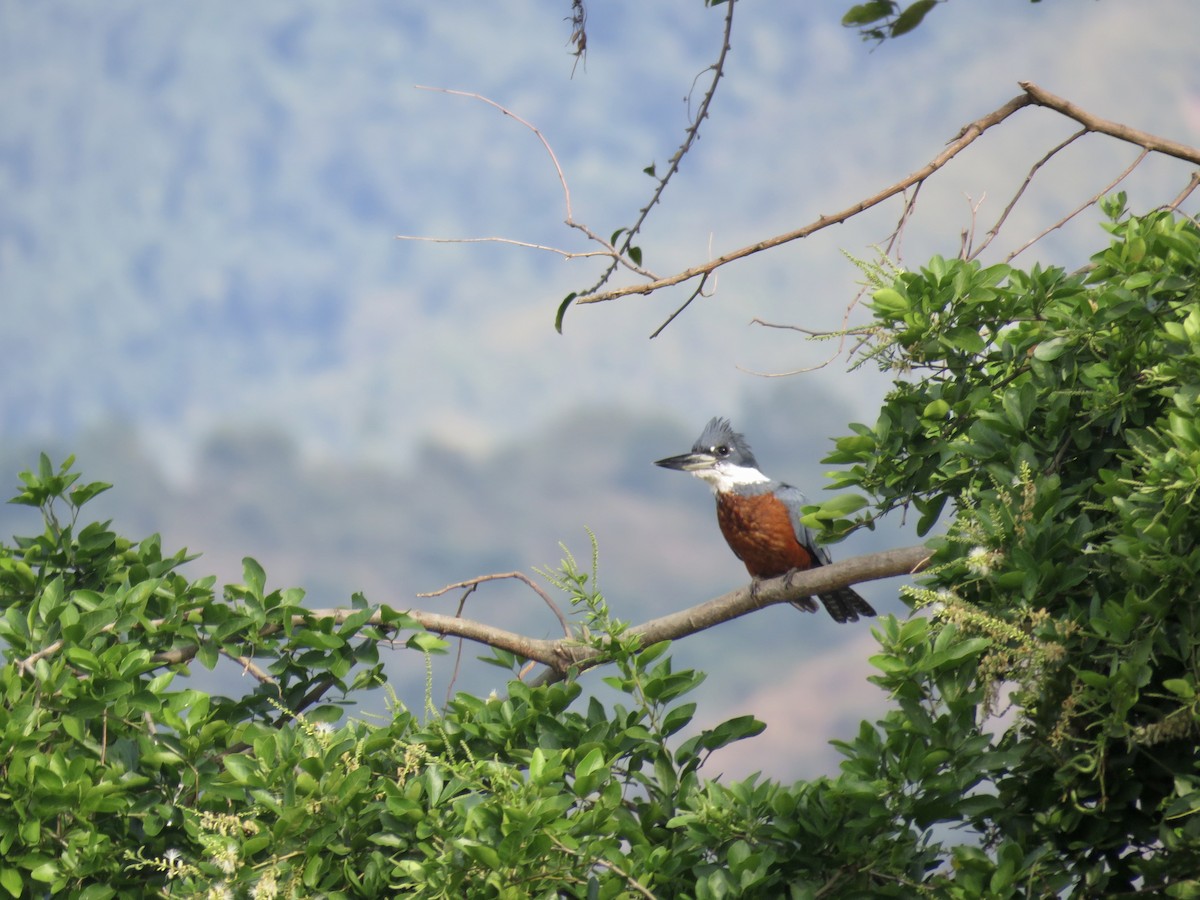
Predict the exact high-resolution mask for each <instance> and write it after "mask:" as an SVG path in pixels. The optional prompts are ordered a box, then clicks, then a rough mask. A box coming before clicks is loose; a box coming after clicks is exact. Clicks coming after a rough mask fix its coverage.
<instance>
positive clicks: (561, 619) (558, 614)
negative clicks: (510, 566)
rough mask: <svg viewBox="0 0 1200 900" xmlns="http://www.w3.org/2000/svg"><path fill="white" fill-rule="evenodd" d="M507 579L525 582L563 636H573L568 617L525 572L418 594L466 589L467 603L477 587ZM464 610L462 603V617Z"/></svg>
mask: <svg viewBox="0 0 1200 900" xmlns="http://www.w3.org/2000/svg"><path fill="white" fill-rule="evenodd" d="M505 578H515V579H516V580H517V581H521V582H524V583H525V585H527V586H528V587H529V588H530V590H532V591H533V592H534V593H535V594H537V595H538V596H539V597H541V598H542V600H543V601H544V602H545V604H546V605H547V606H548V607H550V611H551V612H552V613H554V616H555V618H557V619H558V624H559V625H561V626H562V630H563V636H564V637H568V638H569V637H570V636H571V626H570V625H569V624H568V623H567V617H566V616H564V615H563V612H562V610H561V609H559V608H558V604H557V603H555V602H554V600H553V599H552V598H551V597H550V595H549V594H547V593H546V592H545V591H544V590H542V589H541V588H540V587H539V586H538V583H537V582H536V581H534V580H533V579H532V578H530V577H529V576H528V575H526V574H525V573H524V572H496V573H493V574H491V575H479V576H478V577H476V578H468V579H467V580H466V581H456V582H455V583H454V584H448V585H446V586H445V587H441V588H438V589H437V590H436V591H425V592H424V593H420V594H417V596H418V597H440V596H442V594H446V593H449V592H450V591H453V590H456V589H458V588H466V589H467V592H466V593H465V594H463V596H462V601H465V600H466V599H467V597H468V596H470V594H471V592H473V591H474V590H475V589H476V588H477V587H479V585H481V584H483V583H484V582H487V581H500V580H501V579H505ZM462 610H463V606H462V602H461V601H460V603H459V607H458V612H459V614H460V615H461V613H462Z"/></svg>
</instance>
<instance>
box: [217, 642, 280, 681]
mask: <svg viewBox="0 0 1200 900" xmlns="http://www.w3.org/2000/svg"><path fill="white" fill-rule="evenodd" d="M221 655H222V656H224V657H226V658H227V659H231V660H233V661H234V662H235V663H237V664H238V665H239V666H241V667H242V674H243V675H245V674H246V673H247V672H249V673H250V674H251V675H253V676H254V677H255V678H257V679H258V681H259V682H260V683H262V684H271V685H277V684H278V682H277V681H276V680H275V679H274V678H272V677H271V676H270V675H268V674H267V673H266V672H264V671H263V670H262V669H260V668H259V667H258V666H257V665H256V664H255V662H254V660H252V659H251V658H250V657H248V656H236V655H234V654H233V653H231V652H230V651H228V650H226V649H225V648H224V647H222V648H221Z"/></svg>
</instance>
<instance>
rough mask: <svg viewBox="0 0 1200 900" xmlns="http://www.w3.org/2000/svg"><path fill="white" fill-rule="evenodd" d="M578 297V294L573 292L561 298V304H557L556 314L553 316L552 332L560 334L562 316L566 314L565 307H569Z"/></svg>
mask: <svg viewBox="0 0 1200 900" xmlns="http://www.w3.org/2000/svg"><path fill="white" fill-rule="evenodd" d="M578 296H579V294H577V293H576V292H575V291H571V293H569V294H567V296H565V297H563V301H562V303H560V304H558V312H556V313H555V314H554V330H555V331H557V332H558V333H559V334H562V330H563V316H565V315H566V314H567V307H568V306H570V305H571V303H572V301H574V299H575V298H576V297H578Z"/></svg>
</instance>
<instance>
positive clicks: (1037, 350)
mask: <svg viewBox="0 0 1200 900" xmlns="http://www.w3.org/2000/svg"><path fill="white" fill-rule="evenodd" d="M1066 349H1067V339H1066V338H1064V337H1056V338H1051V339H1050V340H1048V341H1042V342H1041V343H1040V344H1038V345H1037V346H1036V347H1034V348H1033V358H1034V359H1037V360H1041V361H1042V362H1052V361H1054V360H1056V359H1058V358H1059V357H1060V356H1062V355H1063V351H1065V350H1066Z"/></svg>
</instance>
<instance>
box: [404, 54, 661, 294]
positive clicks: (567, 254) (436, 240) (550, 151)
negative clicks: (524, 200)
mask: <svg viewBox="0 0 1200 900" xmlns="http://www.w3.org/2000/svg"><path fill="white" fill-rule="evenodd" d="M573 40H574V38H573ZM586 44H587V38H586V35H585V36H583V37H582V47H584V48H586ZM581 52H582V51H581ZM416 88H417V90H419V91H436V92H438V93H441V94H450V95H452V96H455V97H467V98H469V99H472V100H478V101H479V102H480V103H486V104H487V105H488V106H490V107H492V109H495V110H499V111H500V112H501V113H502V114H504V115H505V116H508V117H509V118H510V119H512V120H513V121H515V122H519V123H520V124H522V125H524V126H525V127H526V128H528V129H529V130H530V131H532V132H533V134H534V135H535V136H536V137H537V139H538V141H540V142H541V145H542V147H543V148H545V150H546V154H547V155H548V156H549V157H550V162H551V163H552V164H553V165H554V172H555V174H556V175H557V176H558V183H559V185H561V186H562V193H563V206H564V207H565V209H566V218H565V220H564V221H565V223H566V225H567V226H568V227H569V228H574V229H576V230H577V231H581V232H583V234H584V235H585V236H586V237H587V238H588V240H590V241H592V242H594V243H596V244H599V245H600V246H601V247H602V248H603V249H601V250H586V251H571V250H563V249H561V248H559V247H549V246H546V245H545V244H535V243H531V242H530V241H521V240H516V239H515V238H505V237H469V238H445V237H422V236H418V235H411V234H398V235H396V240H400V241H423V242H426V243H433V244H482V243H496V244H510V245H512V246H514V247H528V248H529V249H531V250H545V251H547V252H550V253H556V254H558V255H559V256H561V257H563V258H564V259H585V258H587V257H591V256H604V257H608V258H609V259H611V260H612V265H611V266H610V268H609V272H610V274H611V272H612V270H613V269H615V268H616V267H617V266H618V265H621V266H624V267H625V268H627V269H629V270H630V271H631V272H633V273H635V274H637V275H640V276H642V277H643V278H650V279H653V278H655V277H656V276H655V275H654V273H653V272H650V271H649V270H648V269H643V268H642V267H641V266H640V265H637V264H636V263H634V262H633V260H631V259H630V258H629V257H628V256H627V255H626V254H625V251H624V250H618V249H617V248H616V247H614V246H613V245H612V244H611V243H610V242H609V241H606V240H604V238H602V237H600V235H598V234H596V233H594V232H593V231H592V230H591V229H590V228H588V227H587V226H586V225H584V224H582V223H580V222H576V221H575V214H574V213H573V212H572V210H571V189H570V187H569V186H568V185H567V176H566V175H565V174H564V173H563V170H562V166H561V165H560V164H559V162H558V156H557V154H555V152H554V148H553V147H551V146H550V142H549V141H548V140H546V136H545V135H544V134H542V132H541V130H540V129H539V128H538V127H537V126H536V125H534V124H533V123H532V122H529V121H527V120H526V119H523V118H521V117H520V116H519V115H517V114H516V113H515V112H513V111H512V110H510V109H509V108H508V107H506V106H503V105H502V104H500V103H497V102H496V101H495V100H492V99H491V98H489V97H485V96H483V94H479V93H476V92H474V91H456V90H453V89H451V88H438V87H429V86H427V85H423V84H418V85H416ZM628 248H629V244H628V241H627V242H626V245H625V250H628ZM605 277H607V276H605Z"/></svg>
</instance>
